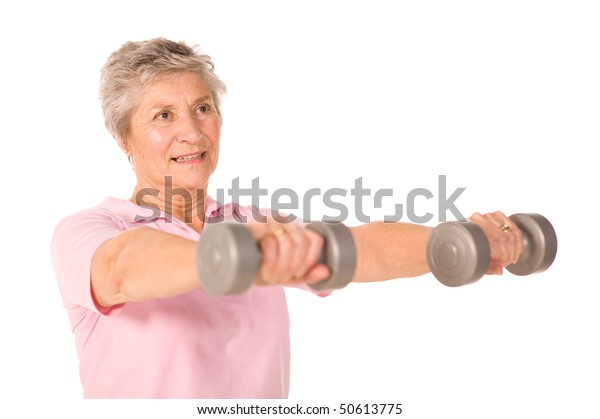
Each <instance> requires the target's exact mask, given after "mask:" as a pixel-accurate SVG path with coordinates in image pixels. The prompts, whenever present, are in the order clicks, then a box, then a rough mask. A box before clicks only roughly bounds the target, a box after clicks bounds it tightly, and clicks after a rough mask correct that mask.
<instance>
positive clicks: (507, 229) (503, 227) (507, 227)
mask: <svg viewBox="0 0 600 419" xmlns="http://www.w3.org/2000/svg"><path fill="white" fill-rule="evenodd" d="M500 230H502V231H503V232H504V233H510V232H511V231H512V229H511V228H510V226H509V225H508V224H502V225H501V226H500Z"/></svg>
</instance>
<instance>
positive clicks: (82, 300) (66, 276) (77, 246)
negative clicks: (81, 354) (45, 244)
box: [50, 210, 126, 314]
mask: <svg viewBox="0 0 600 419" xmlns="http://www.w3.org/2000/svg"><path fill="white" fill-rule="evenodd" d="M125 229H126V228H125V226H124V225H123V224H122V223H120V222H119V221H118V220H117V219H115V218H114V217H113V216H111V215H110V214H108V213H103V212H101V211H92V210H86V211H82V212H80V213H77V214H74V215H71V216H69V217H67V218H64V219H62V220H61V221H60V222H59V223H58V224H57V226H56V228H55V230H54V235H53V237H52V244H51V252H50V253H51V257H52V264H53V266H54V271H55V274H56V279H57V281H58V286H59V289H60V293H61V295H62V297H63V300H65V303H69V305H75V306H81V307H84V308H87V309H89V310H92V311H94V312H96V313H98V314H110V313H112V312H115V311H117V309H118V308H120V307H116V306H115V307H111V308H109V309H105V308H102V307H100V306H98V305H97V304H96V303H95V302H94V298H93V296H92V286H91V266H92V258H93V256H94V253H95V252H96V250H97V249H98V247H99V246H100V245H101V244H102V243H104V242H105V241H107V240H109V239H111V238H113V237H115V236H117V235H118V234H120V233H121V232H123V231H124V230H125Z"/></svg>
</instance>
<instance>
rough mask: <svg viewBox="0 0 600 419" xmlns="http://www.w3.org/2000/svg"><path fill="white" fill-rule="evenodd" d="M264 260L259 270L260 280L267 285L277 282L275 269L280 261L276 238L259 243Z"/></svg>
mask: <svg viewBox="0 0 600 419" xmlns="http://www.w3.org/2000/svg"><path fill="white" fill-rule="evenodd" d="M259 245H260V250H261V254H262V258H261V259H262V260H261V264H260V269H259V279H260V281H262V282H264V283H266V284H274V283H275V282H276V279H277V278H276V277H275V268H276V266H275V265H276V261H277V259H278V253H279V252H278V246H277V241H276V240H275V237H267V238H264V239H262V240H260V242H259Z"/></svg>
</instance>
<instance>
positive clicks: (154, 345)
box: [51, 198, 290, 399]
mask: <svg viewBox="0 0 600 419" xmlns="http://www.w3.org/2000/svg"><path fill="white" fill-rule="evenodd" d="M250 214H251V210H250V209H249V208H245V207H235V206H232V205H227V206H225V207H222V206H220V205H219V204H218V203H217V202H216V201H214V200H212V199H209V200H208V202H207V205H206V216H207V217H219V216H223V217H225V219H231V218H232V217H235V216H237V215H244V216H250ZM140 215H141V216H143V217H148V219H146V220H142V221H136V217H138V218H140V217H139V216H140ZM138 226H147V227H151V228H155V229H157V230H161V231H165V232H169V233H173V234H177V235H179V236H182V237H186V238H189V239H191V240H198V238H199V234H198V233H197V232H196V231H194V230H192V229H191V228H189V227H188V226H187V225H186V224H185V223H183V222H181V221H179V220H177V219H174V218H170V217H167V216H165V215H164V214H162V213H161V214H158V212H157V211H154V210H152V209H149V208H142V207H139V206H137V205H135V204H134V203H132V202H131V201H127V200H121V199H116V198H107V199H106V200H104V202H102V203H101V204H100V205H98V206H96V207H94V208H91V209H87V210H84V211H81V212H78V213H76V214H74V215H71V216H69V217H66V218H64V219H63V220H61V221H60V223H59V224H58V225H57V227H56V230H55V233H54V237H53V240H52V249H51V250H52V261H53V264H54V269H55V272H56V277H57V280H58V285H59V287H60V291H61V295H62V297H63V301H64V305H65V307H66V309H67V313H68V316H69V320H70V322H71V327H72V330H73V334H74V335H75V342H76V346H77V352H78V354H79V361H80V377H81V381H82V384H83V395H84V397H86V398H239V399H243V398H286V397H287V396H288V390H289V372H290V344H289V316H288V310H287V305H286V300H285V294H284V290H283V288H282V287H280V286H271V287H252V288H250V290H248V291H247V292H246V293H244V294H241V295H236V296H226V297H213V296H211V295H209V294H207V293H205V292H204V291H203V290H202V289H197V290H194V291H191V292H188V293H185V294H181V295H178V296H176V297H172V298H164V299H154V300H149V301H144V302H130V303H126V304H124V305H122V306H119V307H112V308H110V309H108V310H101V309H99V307H97V306H96V305H95V303H94V301H93V299H92V292H91V285H90V268H91V261H92V256H93V255H94V252H95V251H96V249H97V248H98V246H99V245H100V244H102V243H103V242H104V241H106V240H108V239H110V238H111V237H114V236H116V235H118V234H119V233H121V232H123V231H125V230H127V229H130V228H135V227H138ZM165 280H166V281H168V278H165Z"/></svg>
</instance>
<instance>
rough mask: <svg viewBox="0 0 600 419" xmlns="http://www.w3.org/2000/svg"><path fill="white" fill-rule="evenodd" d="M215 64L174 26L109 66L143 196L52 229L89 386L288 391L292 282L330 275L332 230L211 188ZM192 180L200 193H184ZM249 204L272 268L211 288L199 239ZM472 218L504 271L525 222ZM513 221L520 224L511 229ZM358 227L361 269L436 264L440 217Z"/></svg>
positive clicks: (116, 391) (92, 393) (181, 391)
mask: <svg viewBox="0 0 600 419" xmlns="http://www.w3.org/2000/svg"><path fill="white" fill-rule="evenodd" d="M213 68H214V67H213V63H212V62H211V59H210V57H208V56H207V55H203V54H200V53H199V52H197V51H196V50H195V49H193V48H190V47H189V46H187V45H186V44H184V43H176V42H172V41H169V40H166V39H162V38H161V39H153V40H150V41H146V42H128V43H126V44H124V45H123V46H122V47H121V48H120V49H119V50H117V51H115V52H114V53H113V54H112V55H111V56H110V57H109V59H108V61H107V62H106V64H105V66H104V67H103V69H102V77H101V87H100V96H101V101H102V109H103V112H104V118H105V122H106V126H107V128H108V130H109V131H110V133H111V134H112V135H113V136H114V137H115V139H116V140H117V141H118V144H119V146H120V147H121V149H122V150H123V152H124V153H125V154H126V155H127V157H128V158H129V161H130V162H131V165H132V166H133V169H134V171H135V175H136V179H137V183H136V186H135V189H134V191H133V193H132V197H131V198H130V199H117V198H107V199H105V200H104V201H103V202H102V203H100V204H99V205H98V206H96V207H94V208H90V209H86V210H83V211H80V212H78V213H76V214H73V215H71V216H68V217H66V218H64V219H63V220H61V221H60V223H59V224H58V225H57V227H56V230H55V234H54V238H53V242H52V258H53V263H54V267H55V271H56V276H57V279H58V283H59V286H60V290H61V294H62V297H63V300H64V305H65V307H66V309H67V312H68V315H69V319H70V321H71V325H72V330H73V333H74V335H75V341H76V346H77V352H78V355H79V359H80V376H81V381H82V384H83V393H84V397H88V398H285V397H287V395H288V388H289V372H290V347H289V346H290V345H289V319H288V311H287V307H286V300H285V295H284V290H283V286H286V285H293V286H304V285H306V284H310V283H313V282H317V281H320V280H323V279H325V278H327V276H328V275H329V270H328V268H327V267H326V266H325V265H322V264H319V263H317V259H318V256H319V253H320V251H321V248H322V246H323V239H322V238H321V237H320V236H319V235H318V234H316V233H314V232H312V231H311V230H309V229H305V228H303V226H302V225H301V224H300V223H283V222H282V223H280V222H279V221H282V220H279V221H278V220H277V219H276V218H275V217H272V216H268V217H267V221H266V222H258V221H256V220H253V219H252V210H251V209H250V208H244V207H239V206H234V205H226V206H222V205H221V204H219V203H218V202H216V201H215V200H214V199H212V198H211V197H210V196H208V195H207V194H206V192H205V191H206V190H207V186H208V182H209V179H210V176H211V174H212V173H213V172H214V170H215V167H216V165H217V162H218V158H219V144H220V141H221V121H222V119H221V110H220V107H219V105H220V100H221V96H222V95H223V93H224V91H225V85H224V84H223V82H222V81H221V80H220V79H219V78H218V77H217V76H216V75H215V73H214V72H213ZM182 190H185V191H188V192H189V197H192V199H187V198H185V197H184V196H183V195H186V194H181V193H178V194H174V192H173V191H179V192H180V191H182ZM149 207H153V208H160V210H161V211H160V212H158V211H153V210H151V209H150V208H149ZM240 216H246V217H247V218H248V221H247V227H248V229H249V230H250V231H251V233H252V235H253V237H254V238H255V239H256V240H257V241H258V242H259V243H260V248H261V250H262V255H263V258H262V262H261V266H260V270H259V273H258V275H257V277H256V279H255V284H254V286H252V287H251V288H250V289H249V290H248V291H247V292H245V293H243V294H241V295H236V296H226V297H214V296H211V295H210V294H208V293H206V292H205V291H204V290H203V288H202V278H199V275H198V273H197V269H196V261H195V254H196V242H197V241H198V239H199V237H200V235H201V234H202V231H203V228H204V226H205V224H206V223H207V222H210V221H211V219H215V218H216V217H222V218H225V219H239V217H240ZM472 220H473V221H475V222H476V223H477V224H479V225H480V227H482V229H483V230H484V232H485V233H486V235H487V236H488V239H489V240H490V243H491V253H492V254H491V257H492V261H491V264H490V266H489V269H488V273H489V274H500V273H502V268H503V267H505V266H507V265H509V264H510V263H512V262H515V261H516V260H517V259H518V257H519V255H520V253H521V251H522V246H523V244H522V239H521V233H520V232H519V230H518V229H517V227H516V226H515V225H514V224H513V223H512V221H511V220H510V219H509V218H507V217H506V216H505V215H504V214H502V213H499V212H497V213H493V214H485V215H480V214H475V215H474V216H473V217H472ZM263 221H264V220H263ZM502 224H508V225H509V226H511V227H512V229H513V232H514V234H504V233H502V232H501V231H500V230H499V229H498V225H502ZM273 232H278V233H281V232H284V234H272V233H273ZM351 232H352V235H353V238H354V240H355V243H356V248H357V268H356V272H355V276H354V278H353V280H354V281H362V282H369V281H381V280H387V279H392V278H399V277H411V276H418V275H422V274H425V273H427V272H428V266H427V261H426V251H425V248H426V241H427V238H428V235H429V232H430V228H429V227H426V226H421V225H414V224H407V223H381V222H376V223H371V224H365V225H362V226H358V227H354V228H351ZM307 288H308V287H307Z"/></svg>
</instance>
